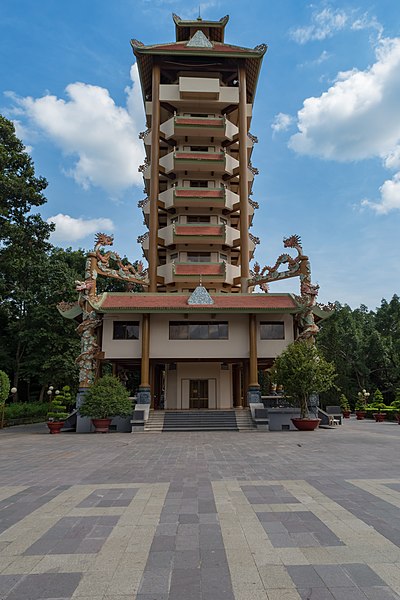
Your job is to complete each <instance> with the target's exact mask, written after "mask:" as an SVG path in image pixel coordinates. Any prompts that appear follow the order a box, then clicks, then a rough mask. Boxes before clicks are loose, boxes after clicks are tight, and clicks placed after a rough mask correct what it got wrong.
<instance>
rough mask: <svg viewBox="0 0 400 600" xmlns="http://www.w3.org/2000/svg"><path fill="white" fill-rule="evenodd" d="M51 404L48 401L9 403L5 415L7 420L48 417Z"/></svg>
mask: <svg viewBox="0 0 400 600" xmlns="http://www.w3.org/2000/svg"><path fill="white" fill-rule="evenodd" d="M48 410H49V405H48V403H47V402H18V403H13V404H8V405H7V406H6V408H5V412H4V416H5V419H6V421H13V420H17V419H41V418H43V421H44V420H45V419H46V414H47V411H48Z"/></svg>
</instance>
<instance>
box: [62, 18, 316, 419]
mask: <svg viewBox="0 0 400 600" xmlns="http://www.w3.org/2000/svg"><path fill="white" fill-rule="evenodd" d="M173 19H174V23H175V28H176V41H175V42H172V43H169V44H158V45H152V46H145V45H144V44H142V43H141V42H139V41H137V40H132V42H131V44H132V48H133V51H134V54H135V56H136V60H137V65H138V69H139V75H140V81H141V86H142V91H143V100H144V105H145V112H146V121H147V127H148V129H147V130H146V131H145V132H143V133H142V134H141V138H142V139H143V142H144V147H145V150H146V159H145V163H144V165H142V166H141V167H140V170H141V171H142V173H143V178H144V184H145V193H146V198H145V199H144V200H142V201H141V202H140V203H139V205H140V207H141V208H142V210H143V215H144V221H145V224H146V225H147V227H148V231H147V232H146V233H145V234H144V235H142V236H140V238H139V240H138V241H139V242H140V243H141V245H142V250H143V255H144V258H145V259H146V260H147V262H148V270H147V271H144V270H142V269H141V268H140V267H138V266H137V265H136V264H135V265H131V264H124V262H123V261H121V259H120V258H119V256H118V255H117V254H116V253H113V252H110V251H108V252H106V251H105V250H103V249H102V247H106V246H108V245H111V244H112V238H111V237H110V236H107V235H105V234H98V236H97V238H96V242H97V243H96V246H95V248H94V250H93V251H92V252H90V253H89V255H88V261H87V268H86V276H85V281H84V282H81V283H80V284H79V286H78V289H79V290H80V292H81V294H80V300H79V306H77V307H68V306H65V307H64V308H63V309H61V310H62V312H63V313H64V315H65V316H70V317H71V318H80V317H79V315H78V313H79V314H81V315H82V322H81V324H80V325H79V328H78V330H79V332H80V333H81V335H82V354H81V356H80V357H79V359H78V362H79V364H80V373H81V376H80V380H81V381H80V383H81V388H82V390H83V391H84V390H85V389H86V388H87V387H89V386H90V385H91V383H92V382H93V380H94V379H95V377H96V376H97V375H98V374H99V373H101V372H102V370H103V369H104V366H105V364H108V365H110V364H111V366H112V370H113V373H114V374H115V375H117V376H119V377H120V378H121V380H122V381H124V382H125V383H126V385H127V386H128V388H129V389H130V390H131V391H132V392H133V393H137V399H138V403H140V404H142V405H143V406H144V407H145V415H146V417H147V414H148V408H149V407H152V408H155V409H157V408H165V409H167V410H171V409H173V410H184V409H214V410H219V409H233V408H238V407H241V408H244V407H246V406H248V403H249V402H250V403H251V402H257V401H258V400H259V398H260V391H259V388H260V386H259V384H258V373H259V371H260V369H266V368H268V367H270V366H271V365H272V364H273V361H274V358H275V357H276V356H277V355H278V354H280V353H281V352H282V350H283V349H284V348H285V347H286V346H287V345H288V344H289V343H290V342H292V341H293V340H295V339H296V338H297V337H298V336H299V335H300V336H302V337H309V338H310V337H312V336H313V335H314V334H315V332H316V330H317V329H318V328H317V327H316V325H315V323H314V312H315V310H316V309H315V297H316V294H317V287H316V286H313V285H312V284H311V280H310V265H309V261H308V258H307V256H304V254H303V251H302V248H301V243H300V238H299V237H298V236H292V237H290V238H287V239H286V240H285V246H286V247H289V248H292V249H295V250H297V256H295V257H293V256H292V255H291V254H286V253H285V254H282V255H281V256H280V257H279V258H278V260H277V261H276V263H275V265H274V266H272V267H263V268H261V267H260V266H259V265H257V263H256V264H255V265H254V268H253V270H250V267H249V264H250V261H251V259H252V258H253V254H254V250H255V245H256V244H257V241H258V240H257V238H255V237H254V236H253V235H251V233H250V232H249V229H250V228H251V225H252V221H253V215H254V210H255V208H257V203H256V202H254V201H253V200H252V199H251V193H252V186H253V179H254V176H255V174H256V172H257V171H256V169H255V168H253V167H252V164H251V155H252V151H253V146H254V143H255V142H256V141H257V140H256V138H255V137H254V136H253V135H251V133H250V124H251V118H252V111H253V102H254V96H255V92H256V85H257V80H258V77H259V73H260V68H261V63H262V59H263V56H264V54H265V52H266V46H265V45H264V44H262V45H259V46H256V47H255V48H253V49H251V48H242V47H239V46H233V45H230V44H226V43H225V41H224V32H225V26H226V24H227V22H228V17H224V18H223V19H221V20H220V21H217V22H214V21H205V20H202V19H200V18H199V19H197V20H195V21H183V20H181V19H180V18H179V17H177V16H176V15H174V16H173ZM282 265H287V268H286V270H283V271H282V270H280V268H281V266H282ZM99 275H100V276H109V277H114V278H118V279H121V280H122V281H126V282H130V283H141V284H142V285H143V286H144V290H145V291H144V292H141V293H132V292H126V293H116V292H114V293H104V294H100V295H99V294H97V292H96V278H97V277H98V276H99ZM286 277H300V281H301V295H300V296H293V295H291V294H273V293H269V291H268V287H267V285H268V282H270V281H274V280H278V279H283V278H286ZM257 285H260V286H261V289H262V290H263V293H254V290H255V287H256V286H257ZM265 292H267V293H265ZM135 374H136V380H137V379H138V380H139V382H140V385H139V387H138V389H135V388H136V387H137V386H135V384H134V381H135V376H134V375H135Z"/></svg>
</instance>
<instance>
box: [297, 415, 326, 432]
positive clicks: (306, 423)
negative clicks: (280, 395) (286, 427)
mask: <svg viewBox="0 0 400 600" xmlns="http://www.w3.org/2000/svg"><path fill="white" fill-rule="evenodd" d="M291 421H292V423H293V425H294V426H295V427H296V429H298V430H299V431H314V429H316V428H317V427H318V425H319V424H320V423H321V419H301V418H300V417H293V418H292V419H291Z"/></svg>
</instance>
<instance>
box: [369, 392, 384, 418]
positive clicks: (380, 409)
mask: <svg viewBox="0 0 400 600" xmlns="http://www.w3.org/2000/svg"><path fill="white" fill-rule="evenodd" d="M373 399H374V400H373V403H372V408H375V409H376V412H375V413H373V417H374V419H375V421H376V422H377V423H382V422H383V421H384V420H385V417H386V412H384V411H385V410H386V404H385V403H384V401H383V394H382V392H381V391H380V390H379V389H376V390H375V392H374V396H373Z"/></svg>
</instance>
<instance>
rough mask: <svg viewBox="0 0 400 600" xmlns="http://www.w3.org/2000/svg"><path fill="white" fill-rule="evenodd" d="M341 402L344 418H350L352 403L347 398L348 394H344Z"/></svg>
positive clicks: (340, 399)
mask: <svg viewBox="0 0 400 600" xmlns="http://www.w3.org/2000/svg"><path fill="white" fill-rule="evenodd" d="M339 402H340V408H341V409H342V414H343V418H344V419H350V413H351V410H350V404H349V401H348V399H347V396H345V395H344V394H342V395H341V396H340V398H339Z"/></svg>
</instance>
